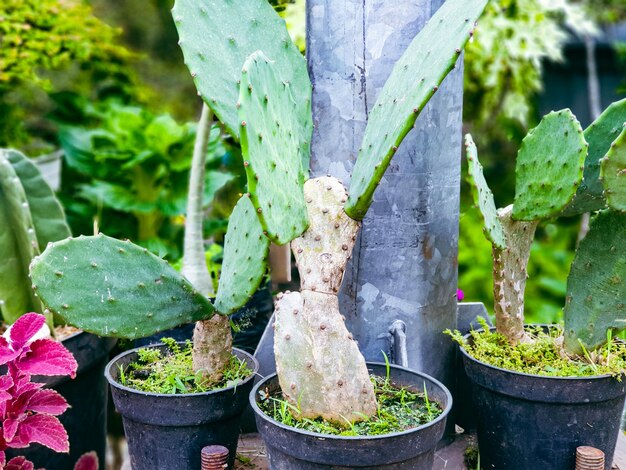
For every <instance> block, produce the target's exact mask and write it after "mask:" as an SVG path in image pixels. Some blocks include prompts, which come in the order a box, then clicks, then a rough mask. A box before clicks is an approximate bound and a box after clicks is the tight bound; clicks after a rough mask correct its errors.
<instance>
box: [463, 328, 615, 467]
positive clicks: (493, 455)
mask: <svg viewBox="0 0 626 470" xmlns="http://www.w3.org/2000/svg"><path fill="white" fill-rule="evenodd" d="M466 338H467V336H466ZM461 354H462V356H463V362H464V366H465V371H466V373H467V375H468V377H469V379H470V380H471V382H472V383H473V385H474V390H473V406H474V408H475V409H476V411H477V418H478V422H477V426H478V429H477V431H478V447H479V450H480V462H481V465H482V468H483V469H485V470H492V469H496V470H500V469H502V470H515V469H535V468H536V469H550V470H571V469H573V468H574V466H575V461H576V447H578V446H582V445H586V446H592V447H596V448H598V449H600V450H602V451H603V452H604V454H605V457H606V465H605V469H606V470H609V469H610V468H611V465H612V462H613V453H614V451H615V444H616V442H617V433H618V432H619V426H620V416H621V412H622V408H623V407H624V398H625V396H626V390H625V387H626V383H625V382H624V380H622V381H621V382H620V381H618V380H617V379H615V378H613V377H610V376H595V377H543V376H537V375H530V374H523V373H519V372H512V371H508V370H505V369H501V368H498V367H494V366H491V365H488V364H485V363H483V362H481V361H478V360H476V359H474V358H472V357H471V356H470V355H469V354H468V353H467V352H466V351H465V350H464V349H463V348H461Z"/></svg>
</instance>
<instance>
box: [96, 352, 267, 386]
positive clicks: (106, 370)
mask: <svg viewBox="0 0 626 470" xmlns="http://www.w3.org/2000/svg"><path fill="white" fill-rule="evenodd" d="M177 343H178V344H181V345H183V344H185V342H184V341H178V342H177ZM155 346H163V347H165V345H164V344H159V343H155V344H149V345H147V346H141V347H139V348H133V349H129V350H127V351H124V352H121V353H120V354H118V355H117V356H115V357H114V358H113V359H111V360H110V361H109V363H108V364H107V365H106V367H105V368H104V376H105V377H106V379H107V381H108V382H109V385H110V386H111V387H115V388H117V389H118V390H123V391H125V392H129V393H133V394H136V395H143V396H146V397H161V398H168V397H169V398H184V397H190V398H191V397H201V396H209V395H215V394H218V393H222V392H228V391H231V390H233V391H236V389H237V388H238V387H241V386H242V385H245V384H246V383H248V382H249V381H250V380H254V378H255V377H256V376H257V374H258V371H259V362H258V361H257V360H256V358H255V357H254V356H253V355H252V354H250V353H248V352H246V351H243V350H242V349H238V348H232V351H233V353H235V352H237V353H239V354H242V355H244V356H245V357H246V359H250V360H251V362H252V364H253V365H254V368H253V370H252V373H251V374H250V376H248V377H246V378H245V379H244V380H242V381H240V382H238V383H237V384H235V385H230V386H228V387H224V388H218V389H216V390H209V391H208V392H195V393H174V394H173V393H155V392H144V391H142V390H137V389H135V388H131V387H127V386H125V385H122V384H121V383H119V382H118V381H117V380H115V379H114V378H113V376H112V375H111V369H112V368H113V367H115V366H116V364H115V363H116V362H117V361H118V360H120V359H121V358H122V357H124V356H127V355H130V354H133V353H136V352H137V351H138V350H140V349H146V348H153V347H155Z"/></svg>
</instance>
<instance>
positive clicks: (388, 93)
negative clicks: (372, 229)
mask: <svg viewBox="0 0 626 470" xmlns="http://www.w3.org/2000/svg"><path fill="white" fill-rule="evenodd" d="M486 4H487V0H447V1H446V2H445V3H444V4H443V5H442V6H441V7H440V8H439V10H437V12H436V13H435V14H434V15H433V17H432V18H431V19H430V20H429V21H428V23H427V24H426V26H424V28H423V29H422V30H421V31H420V33H419V34H418V35H417V36H416V37H415V39H413V41H412V42H411V44H410V45H409V47H408V48H407V50H406V51H405V53H404V54H403V55H402V57H400V59H399V60H398V62H397V63H396V65H395V66H394V68H393V70H392V72H391V75H390V77H389V79H388V80H387V82H386V83H385V86H384V88H383V90H382V91H381V93H380V96H379V97H378V99H377V100H376V103H375V104H374V107H373V108H372V111H371V112H370V114H369V117H368V123H367V127H366V129H365V135H364V137H363V142H362V144H361V149H360V151H359V155H358V157H357V161H356V164H355V166H354V170H353V172H352V180H351V183H350V198H349V199H348V202H347V204H346V213H347V214H348V215H349V216H350V217H352V218H353V219H355V220H362V219H363V217H365V214H366V213H367V210H368V208H369V206H370V205H371V203H372V200H373V197H374V191H375V190H376V187H377V186H378V185H379V184H380V182H381V180H382V178H383V176H384V174H385V171H386V170H387V167H388V166H389V163H390V162H391V159H392V158H393V156H394V154H395V152H396V151H397V149H398V147H399V146H400V143H401V142H402V140H403V139H404V137H405V136H406V135H407V134H408V133H409V131H410V130H411V129H412V128H413V124H414V123H415V120H416V119H417V116H418V115H419V114H420V113H421V112H422V111H423V109H424V107H425V106H426V104H427V103H428V101H429V100H430V99H431V98H432V96H433V95H434V94H435V92H436V91H437V90H438V88H439V86H440V85H441V83H442V82H443V80H444V79H445V78H446V76H447V75H448V73H450V71H451V70H452V69H453V68H454V67H455V64H456V63H457V61H458V60H459V57H460V56H461V52H462V50H463V48H464V47H465V44H466V43H467V41H468V40H469V38H470V37H471V35H472V34H473V30H474V28H475V24H476V21H477V20H478V18H479V17H480V15H481V14H482V12H483V10H484V8H485V6H486Z"/></svg>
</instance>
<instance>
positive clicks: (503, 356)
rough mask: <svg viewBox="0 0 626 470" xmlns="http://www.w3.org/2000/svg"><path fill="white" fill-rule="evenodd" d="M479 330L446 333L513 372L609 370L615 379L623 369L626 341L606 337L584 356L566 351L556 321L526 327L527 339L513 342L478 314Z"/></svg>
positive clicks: (470, 350)
mask: <svg viewBox="0 0 626 470" xmlns="http://www.w3.org/2000/svg"><path fill="white" fill-rule="evenodd" d="M478 321H479V323H480V324H481V326H482V327H483V330H481V331H472V332H471V341H469V342H468V341H466V340H465V338H464V337H463V335H462V334H461V333H460V332H459V331H454V332H453V331H450V330H446V332H445V333H446V334H448V335H450V336H451V337H452V339H453V340H454V341H455V342H457V343H459V345H461V346H462V347H463V348H464V349H465V350H466V351H467V352H468V354H469V355H470V356H472V357H473V358H474V359H477V360H479V361H482V362H485V363H487V364H490V365H492V366H496V367H500V368H502V369H507V370H511V371H514V372H522V373H526V374H533V375H541V376H546V377H589V376H594V375H603V374H609V375H613V376H615V377H617V378H618V379H619V378H620V377H621V375H622V374H624V371H626V343H624V342H622V341H616V340H614V339H613V338H611V337H610V335H609V337H608V338H607V339H608V342H607V344H606V345H605V346H603V347H601V348H598V349H597V350H595V351H585V354H584V357H578V356H571V355H568V354H567V353H566V352H565V350H564V349H563V328H562V327H561V326H560V325H555V326H553V327H551V328H550V330H549V331H548V332H547V333H546V332H544V331H543V330H542V329H541V328H540V327H529V328H527V330H526V331H527V333H528V335H529V337H530V338H531V339H532V341H531V342H529V343H520V344H518V345H515V346H512V345H510V344H509V343H508V341H507V339H506V338H505V337H504V336H503V335H501V334H499V333H497V332H495V331H494V332H491V331H490V330H489V326H488V325H487V323H486V322H485V320H484V319H482V318H479V320H478Z"/></svg>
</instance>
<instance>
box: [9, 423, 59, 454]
mask: <svg viewBox="0 0 626 470" xmlns="http://www.w3.org/2000/svg"><path fill="white" fill-rule="evenodd" d="M31 442H37V443H39V444H41V445H44V446H46V447H49V448H50V449H52V450H54V451H55V452H69V451H70V442H69V440H68V437H67V432H66V431H65V428H64V427H63V425H62V424H61V422H60V421H59V420H58V419H57V418H55V417H54V416H50V415H45V414H39V415H30V416H28V417H26V419H25V420H24V421H22V423H21V424H20V426H19V428H18V430H17V434H16V435H15V438H14V439H13V441H12V442H11V443H9V446H10V447H21V446H22V445H23V444H26V445H28V444H30V443H31ZM14 444H15V445H14Z"/></svg>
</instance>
